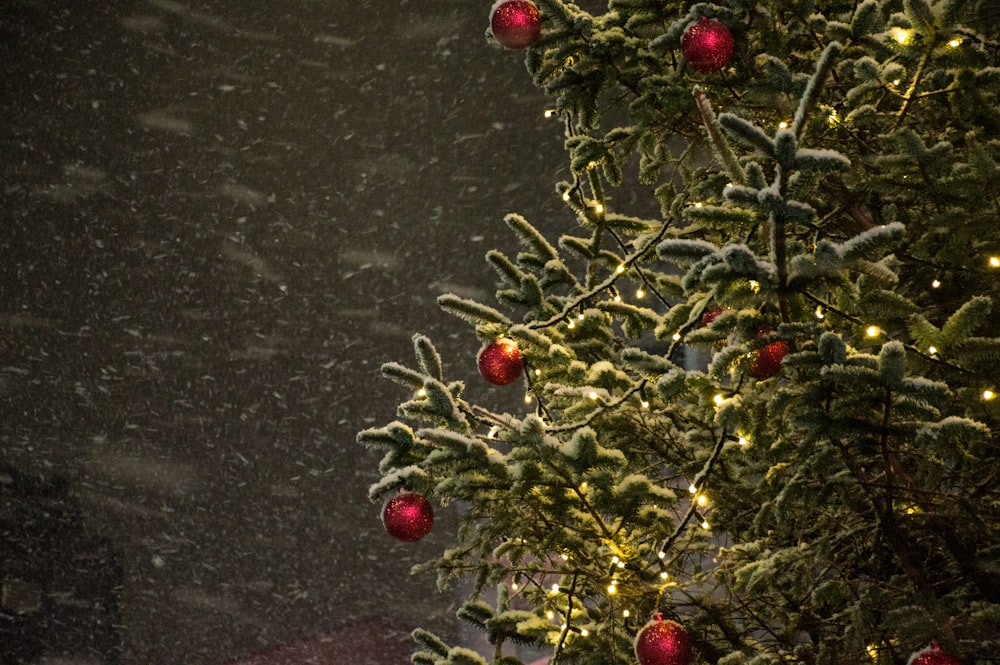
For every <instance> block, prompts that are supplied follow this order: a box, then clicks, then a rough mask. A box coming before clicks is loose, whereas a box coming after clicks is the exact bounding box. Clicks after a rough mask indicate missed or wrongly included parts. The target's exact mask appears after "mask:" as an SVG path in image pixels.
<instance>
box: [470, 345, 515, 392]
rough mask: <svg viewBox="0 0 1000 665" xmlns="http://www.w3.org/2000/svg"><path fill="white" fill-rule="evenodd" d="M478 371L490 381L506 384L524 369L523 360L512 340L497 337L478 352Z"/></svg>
mask: <svg viewBox="0 0 1000 665" xmlns="http://www.w3.org/2000/svg"><path fill="white" fill-rule="evenodd" d="M477 362H478V363H479V373H480V374H482V375H483V378H484V379H486V380H487V381H489V382H490V383H492V384H494V385H498V386H506V385H507V384H508V383H513V382H514V381H516V380H517V377H519V376H521V372H523V371H524V360H523V359H522V358H521V352H520V351H518V349H517V344H515V343H514V342H513V340H509V339H503V338H499V339H497V341H495V342H493V343H492V344H488V345H487V346H484V347H483V349H482V350H481V351H480V352H479V358H478V360H477Z"/></svg>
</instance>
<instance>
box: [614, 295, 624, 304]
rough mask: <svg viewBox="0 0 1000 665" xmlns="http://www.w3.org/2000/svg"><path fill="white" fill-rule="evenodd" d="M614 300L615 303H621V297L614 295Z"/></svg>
mask: <svg viewBox="0 0 1000 665" xmlns="http://www.w3.org/2000/svg"><path fill="white" fill-rule="evenodd" d="M614 300H615V302H621V301H622V297H621V296H620V295H618V294H617V293H616V294H615V298H614Z"/></svg>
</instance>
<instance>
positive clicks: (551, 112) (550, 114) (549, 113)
mask: <svg viewBox="0 0 1000 665" xmlns="http://www.w3.org/2000/svg"><path fill="white" fill-rule="evenodd" d="M555 114H556V110H555V109H545V114H544V115H545V117H546V118H551V117H553V116H555Z"/></svg>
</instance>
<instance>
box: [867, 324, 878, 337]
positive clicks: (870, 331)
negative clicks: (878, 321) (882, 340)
mask: <svg viewBox="0 0 1000 665" xmlns="http://www.w3.org/2000/svg"><path fill="white" fill-rule="evenodd" d="M865 334H866V335H868V336H869V337H872V338H874V337H878V336H879V335H880V334H882V331H881V330H879V327H878V326H868V327H867V328H866V329H865Z"/></svg>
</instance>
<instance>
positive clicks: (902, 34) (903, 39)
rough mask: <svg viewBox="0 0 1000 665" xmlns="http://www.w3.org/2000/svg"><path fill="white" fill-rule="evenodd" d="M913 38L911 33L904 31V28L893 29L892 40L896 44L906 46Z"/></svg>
mask: <svg viewBox="0 0 1000 665" xmlns="http://www.w3.org/2000/svg"><path fill="white" fill-rule="evenodd" d="M912 37H913V32H912V31H910V30H906V29H904V28H893V29H892V38H893V39H895V40H896V42H897V43H898V44H906V43H907V42H909V41H910V39H911V38H912Z"/></svg>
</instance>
